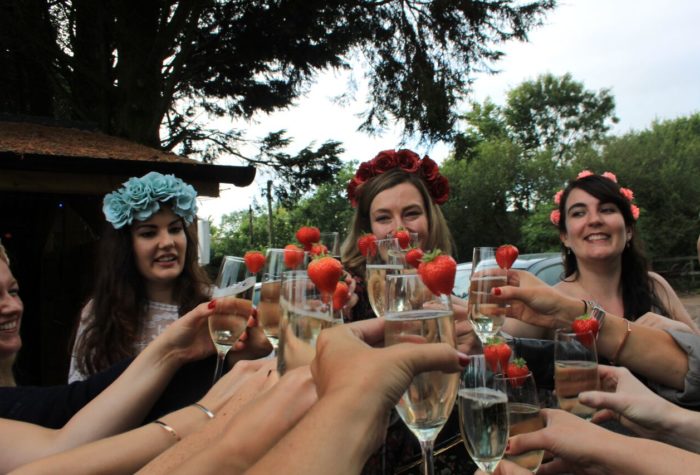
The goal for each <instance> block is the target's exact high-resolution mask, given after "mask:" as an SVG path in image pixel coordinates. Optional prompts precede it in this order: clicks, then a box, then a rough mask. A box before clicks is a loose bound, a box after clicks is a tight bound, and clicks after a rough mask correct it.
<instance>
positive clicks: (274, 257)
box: [257, 249, 304, 351]
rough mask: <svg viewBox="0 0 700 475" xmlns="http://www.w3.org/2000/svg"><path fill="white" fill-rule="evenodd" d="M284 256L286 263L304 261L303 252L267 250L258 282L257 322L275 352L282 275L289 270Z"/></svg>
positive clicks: (279, 317) (277, 337) (279, 315)
mask: <svg viewBox="0 0 700 475" xmlns="http://www.w3.org/2000/svg"><path fill="white" fill-rule="evenodd" d="M289 253H296V254H297V257H291V258H290V256H289V255H288V254H289ZM285 254H287V260H286V262H293V263H301V262H303V261H304V251H302V250H299V251H294V250H291V249H268V250H267V253H266V256H265V267H263V275H262V280H261V282H260V301H259V302H258V307H257V310H258V322H259V323H260V326H261V327H262V329H263V332H265V336H266V337H267V339H268V341H269V342H270V344H272V347H273V348H274V349H275V351H277V348H278V346H279V324H280V319H281V316H282V308H281V307H280V291H281V288H282V273H283V272H284V271H286V270H290V269H289V268H288V267H287V266H286V264H285ZM299 265H301V264H299Z"/></svg>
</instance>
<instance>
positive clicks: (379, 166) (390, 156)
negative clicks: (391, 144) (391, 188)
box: [372, 150, 399, 176]
mask: <svg viewBox="0 0 700 475" xmlns="http://www.w3.org/2000/svg"><path fill="white" fill-rule="evenodd" d="M372 162H374V163H373V164H372V165H373V166H372V168H373V170H374V174H375V176H376V175H381V174H382V173H384V172H387V171H389V170H391V169H392V168H396V167H398V166H399V159H398V158H397V157H396V152H395V151H393V150H384V151H383V152H379V155H377V156H376V157H374V158H373V159H372Z"/></svg>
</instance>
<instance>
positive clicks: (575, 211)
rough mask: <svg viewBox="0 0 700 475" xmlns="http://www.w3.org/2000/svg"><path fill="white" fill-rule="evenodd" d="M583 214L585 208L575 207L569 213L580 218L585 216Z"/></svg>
mask: <svg viewBox="0 0 700 475" xmlns="http://www.w3.org/2000/svg"><path fill="white" fill-rule="evenodd" d="M583 214H584V212H583V210H581V209H575V210H573V211H571V212H570V213H569V216H571V217H572V218H580V217H581V216H583Z"/></svg>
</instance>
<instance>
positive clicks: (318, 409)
mask: <svg viewBox="0 0 700 475" xmlns="http://www.w3.org/2000/svg"><path fill="white" fill-rule="evenodd" d="M358 400H361V396H360V395H357V394H337V395H332V396H325V397H323V398H322V399H321V400H320V401H319V402H318V403H316V405H314V406H313V407H312V408H311V410H310V411H309V413H308V414H307V415H306V417H304V418H303V419H302V420H301V421H300V422H299V423H298V424H297V425H296V426H295V427H294V429H293V430H291V431H290V432H289V433H288V434H287V435H286V436H285V437H284V438H283V439H282V440H281V441H280V442H279V443H278V444H277V445H275V447H273V449H272V450H270V451H269V452H268V453H267V454H266V455H265V456H264V457H263V458H262V459H261V460H260V461H259V462H258V463H256V464H255V465H254V466H253V467H252V468H251V469H250V470H249V471H248V472H246V473H249V474H251V475H256V474H260V475H265V474H269V473H285V474H300V475H301V474H304V475H307V474H308V475H313V474H327V473H337V474H356V473H360V471H361V470H362V467H363V466H364V464H365V462H366V460H367V458H368V457H369V456H370V455H371V453H372V450H373V449H374V448H376V445H377V443H378V439H379V438H380V437H381V436H383V434H384V423H385V422H386V421H385V419H386V415H385V414H382V413H380V412H379V411H376V410H372V409H371V408H367V407H362V406H359V408H358V406H357V401H358ZM352 407H356V408H358V410H355V411H352V410H350V409H349V408H352Z"/></svg>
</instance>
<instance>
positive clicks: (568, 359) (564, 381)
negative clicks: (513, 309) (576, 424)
mask: <svg viewBox="0 0 700 475" xmlns="http://www.w3.org/2000/svg"><path fill="white" fill-rule="evenodd" d="M507 284H508V276H507V270H506V269H501V268H500V267H499V265H498V263H497V261H496V248H493V247H477V248H474V252H473V259H472V269H471V278H470V282H469V289H468V291H467V292H465V295H468V307H469V320H470V322H471V324H472V326H473V328H474V331H475V333H476V334H477V336H478V337H479V339H480V340H481V342H482V344H484V345H486V343H487V340H488V339H489V338H491V337H494V336H496V335H498V334H499V332H500V330H501V328H502V327H503V324H504V323H505V320H506V316H507V313H508V308H509V305H508V304H507V303H504V302H499V301H497V300H496V299H494V298H493V296H492V289H493V288H495V287H501V286H505V285H507ZM597 361H598V360H597V352H596V346H595V336H594V335H593V334H591V333H590V332H588V333H584V334H580V333H579V334H576V333H574V332H573V331H571V330H562V329H560V330H557V331H556V332H555V339H554V370H555V376H554V384H555V393H556V396H557V400H558V404H559V407H560V408H561V409H563V410H565V411H568V412H571V413H573V414H575V415H578V416H580V417H583V418H585V419H590V417H591V416H592V415H593V413H594V409H593V408H590V407H587V406H585V405H583V404H581V403H580V402H579V401H578V395H579V393H581V392H584V391H591V390H596V389H598V384H599V383H598V381H599V380H598V363H597ZM499 366H500V365H499ZM499 369H500V371H498V370H499ZM457 404H458V408H459V414H460V429H461V432H462V437H463V440H464V442H465V445H466V448H467V451H468V452H469V455H470V456H471V457H472V459H473V460H474V462H475V463H476V464H477V465H478V466H479V468H481V469H482V470H484V471H485V472H487V473H493V471H494V470H495V469H496V466H497V465H498V463H499V462H500V460H501V459H502V458H503V456H504V451H505V448H506V445H507V441H508V437H510V436H513V435H518V434H523V433H529V432H534V431H536V430H539V429H541V428H542V427H543V426H544V421H543V419H542V418H541V417H540V415H539V410H540V404H539V400H538V390H537V387H536V384H535V380H534V377H533V375H532V373H531V372H529V373H528V374H527V375H525V376H520V377H517V378H513V377H508V375H507V374H506V368H502V367H500V368H490V367H489V365H488V364H487V362H486V360H485V358H484V356H483V355H477V356H474V357H472V358H471V361H470V365H469V367H468V368H467V369H466V370H465V372H464V373H463V375H462V379H461V381H460V390H459V397H458V403H457ZM542 457H543V452H542V451H531V452H527V453H523V454H519V455H517V456H510V455H509V456H506V458H507V459H510V460H512V461H513V462H515V463H517V464H519V465H520V466H522V467H524V468H526V469H528V470H530V471H532V472H535V471H537V469H538V468H539V466H540V464H541V463H542Z"/></svg>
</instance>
